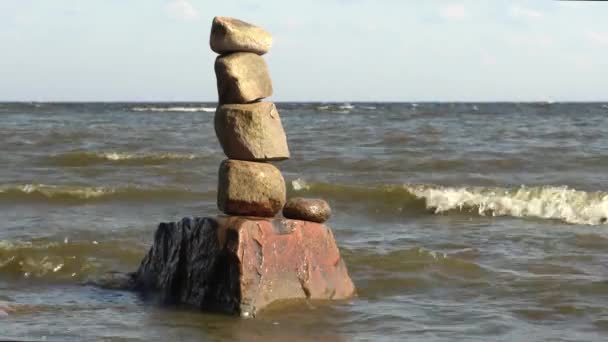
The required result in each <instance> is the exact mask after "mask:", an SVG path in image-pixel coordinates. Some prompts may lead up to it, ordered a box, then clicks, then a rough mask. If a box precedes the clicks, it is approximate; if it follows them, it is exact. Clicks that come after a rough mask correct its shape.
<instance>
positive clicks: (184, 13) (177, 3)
mask: <svg viewBox="0 0 608 342" xmlns="http://www.w3.org/2000/svg"><path fill="white" fill-rule="evenodd" d="M166 9H167V12H168V13H169V15H171V16H172V17H174V18H178V19H181V20H195V19H197V18H198V17H199V13H198V10H197V9H196V8H195V7H194V6H193V5H192V3H190V1H189V0H170V1H169V3H168V4H167V7H166Z"/></svg>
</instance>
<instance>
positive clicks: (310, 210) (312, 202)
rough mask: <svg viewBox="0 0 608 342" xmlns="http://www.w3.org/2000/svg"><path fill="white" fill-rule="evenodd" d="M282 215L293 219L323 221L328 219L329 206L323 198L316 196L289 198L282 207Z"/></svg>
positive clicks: (329, 213) (329, 214)
mask: <svg viewBox="0 0 608 342" xmlns="http://www.w3.org/2000/svg"><path fill="white" fill-rule="evenodd" d="M283 216H285V217H286V218H290V219H294V220H304V221H312V222H317V223H323V222H325V221H327V220H329V217H330V216H331V208H330V207H329V203H327V202H326V201H325V200H322V199H317V198H301V197H295V198H290V199H289V200H288V201H287V203H286V204H285V207H284V208H283Z"/></svg>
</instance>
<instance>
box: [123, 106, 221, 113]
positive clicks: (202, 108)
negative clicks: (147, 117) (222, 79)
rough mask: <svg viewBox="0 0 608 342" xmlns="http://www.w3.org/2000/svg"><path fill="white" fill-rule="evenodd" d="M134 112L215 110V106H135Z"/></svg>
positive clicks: (208, 111) (209, 111)
mask: <svg viewBox="0 0 608 342" xmlns="http://www.w3.org/2000/svg"><path fill="white" fill-rule="evenodd" d="M131 110H132V111H134V112H206V113H213V112H215V108H214V107H133V108H131Z"/></svg>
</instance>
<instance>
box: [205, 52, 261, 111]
mask: <svg viewBox="0 0 608 342" xmlns="http://www.w3.org/2000/svg"><path fill="white" fill-rule="evenodd" d="M215 76H216V77H217V92H218V95H219V102H220V103H221V104H223V103H250V102H254V101H256V100H260V99H263V98H266V97H269V96H272V80H271V79H270V74H269V73H268V66H267V65H266V62H265V61H264V58H262V57H260V56H258V55H256V54H255V53H250V52H235V53H231V54H229V55H225V56H219V57H218V58H217V59H216V60H215Z"/></svg>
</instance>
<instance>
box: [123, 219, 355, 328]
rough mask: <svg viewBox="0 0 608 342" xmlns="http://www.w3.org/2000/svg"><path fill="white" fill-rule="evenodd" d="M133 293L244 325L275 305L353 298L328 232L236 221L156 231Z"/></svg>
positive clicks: (290, 223) (188, 222) (311, 226)
mask: <svg viewBox="0 0 608 342" xmlns="http://www.w3.org/2000/svg"><path fill="white" fill-rule="evenodd" d="M134 289H136V290H137V291H139V292H141V293H143V294H145V295H148V296H153V298H156V299H157V300H159V301H160V303H162V304H167V305H175V304H186V305H190V306H194V307H197V308H200V309H202V310H206V311H207V310H209V311H220V312H227V313H232V314H239V315H241V316H243V317H252V316H255V315H256V314H257V313H259V312H260V310H262V309H264V308H265V307H267V306H268V305H270V304H271V303H274V302H277V301H281V302H283V303H284V301H285V300H297V299H322V300H328V299H335V300H338V299H346V298H349V297H351V296H352V295H353V294H354V291H355V289H354V286H353V283H352V281H351V279H350V277H349V275H348V271H347V269H346V266H345V264H344V261H343V260H342V258H341V256H340V252H339V250H338V247H337V246H336V242H335V240H334V237H333V234H332V232H331V230H330V229H329V228H328V227H326V226H324V225H321V224H318V223H312V222H305V221H294V220H286V219H269V218H266V219H262V218H260V219H255V218H244V217H235V216H220V217H217V218H196V219H189V218H186V219H183V220H182V221H180V222H177V223H163V224H161V225H160V226H159V227H158V230H157V231H156V234H155V237H154V244H153V246H152V248H151V249H150V251H149V253H148V255H147V256H146V257H145V259H144V260H143V262H142V264H141V266H140V268H139V270H138V271H137V274H136V276H135V286H134Z"/></svg>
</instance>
